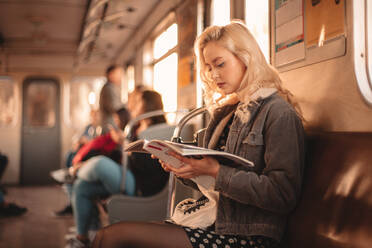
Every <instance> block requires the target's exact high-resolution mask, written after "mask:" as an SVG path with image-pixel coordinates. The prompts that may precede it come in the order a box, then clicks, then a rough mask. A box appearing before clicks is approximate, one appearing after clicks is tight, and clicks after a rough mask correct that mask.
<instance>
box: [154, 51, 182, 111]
mask: <svg viewBox="0 0 372 248" xmlns="http://www.w3.org/2000/svg"><path fill="white" fill-rule="evenodd" d="M177 64H178V56H177V54H176V53H172V54H171V55H169V56H168V57H166V58H165V59H163V60H161V61H160V62H159V63H156V64H155V66H154V90H156V91H157V92H159V93H160V94H161V95H162V99H163V104H164V111H175V110H177Z"/></svg>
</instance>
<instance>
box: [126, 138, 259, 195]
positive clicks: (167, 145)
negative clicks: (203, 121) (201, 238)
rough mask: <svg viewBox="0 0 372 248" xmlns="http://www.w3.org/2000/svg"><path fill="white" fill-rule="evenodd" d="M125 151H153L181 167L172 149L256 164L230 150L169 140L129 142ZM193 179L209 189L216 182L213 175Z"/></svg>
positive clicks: (244, 163)
mask: <svg viewBox="0 0 372 248" xmlns="http://www.w3.org/2000/svg"><path fill="white" fill-rule="evenodd" d="M124 151H126V152H142V153H151V154H153V155H155V156H156V157H157V158H159V159H160V160H162V161H164V162H165V163H168V164H171V165H172V166H174V167H176V168H179V167H180V166H181V165H182V162H181V161H180V160H178V159H177V158H175V157H174V156H171V155H169V152H170V151H173V152H175V153H177V154H179V155H181V156H186V157H193V158H201V156H213V157H214V158H215V159H217V160H218V161H219V162H220V163H221V164H229V163H230V164H231V162H233V163H236V164H240V165H247V166H250V167H253V166H254V164H253V162H251V161H249V160H247V159H245V158H242V157H239V156H237V155H234V154H231V153H228V152H223V151H216V150H212V149H207V148H202V147H197V146H192V145H185V144H180V143H175V142H171V141H167V140H151V141H149V140H137V141H135V142H132V143H130V144H128V145H127V146H126V147H125V149H124ZM192 180H193V181H194V182H196V183H197V184H200V185H202V186H203V187H205V188H207V189H208V188H210V187H212V186H213V185H214V182H215V179H214V178H213V177H211V176H199V177H196V178H193V179H192Z"/></svg>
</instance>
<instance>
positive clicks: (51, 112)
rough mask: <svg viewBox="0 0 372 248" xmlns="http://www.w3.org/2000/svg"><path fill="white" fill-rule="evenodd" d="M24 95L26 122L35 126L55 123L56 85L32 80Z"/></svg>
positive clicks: (49, 125)
mask: <svg viewBox="0 0 372 248" xmlns="http://www.w3.org/2000/svg"><path fill="white" fill-rule="evenodd" d="M26 95H27V96H26V99H27V104H26V117H27V118H26V120H27V124H28V125H29V126H36V127H53V126H54V125H55V123H56V113H55V108H56V107H55V99H56V98H57V90H56V86H55V85H54V84H47V83H45V82H42V83H40V82H33V83H31V84H30V85H29V86H28V87H27V92H26Z"/></svg>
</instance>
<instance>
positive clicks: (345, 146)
mask: <svg viewBox="0 0 372 248" xmlns="http://www.w3.org/2000/svg"><path fill="white" fill-rule="evenodd" d="M307 151H308V154H307V165H306V169H305V174H304V184H303V192H302V196H301V199H300V201H299V204H298V206H297V207H296V209H295V211H294V213H293V214H292V215H291V216H290V219H289V223H288V229H287V233H286V235H285V239H284V244H283V247H288V248H292V247H293V248H294V247H296V248H298V247H301V248H306V247H327V248H333V247H337V248H341V247H342V248H344V247H357V248H359V247H360V248H361V247H372V133H352V132H350V133H341V132H333V133H309V134H308V143H307Z"/></svg>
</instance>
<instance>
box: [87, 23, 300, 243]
mask: <svg viewBox="0 0 372 248" xmlns="http://www.w3.org/2000/svg"><path fill="white" fill-rule="evenodd" d="M195 52H196V56H197V62H198V63H197V66H198V68H197V69H198V70H199V72H200V76H201V79H202V81H203V83H204V87H205V92H204V93H205V95H204V99H205V103H206V104H207V107H208V108H209V110H210V112H211V115H212V119H211V121H210V123H209V125H208V127H207V130H206V133H205V139H204V141H205V142H204V144H205V146H206V147H208V148H212V149H217V150H224V151H226V152H230V153H233V154H236V155H238V156H241V157H244V158H246V159H249V160H251V161H253V162H254V164H255V166H254V167H249V166H237V165H236V164H234V163H219V162H218V161H217V160H215V159H214V158H212V157H208V156H205V157H204V158H202V159H193V158H186V157H179V156H177V157H178V158H179V159H180V160H181V161H182V162H183V166H181V167H180V168H178V169H177V168H175V167H172V164H165V163H164V162H161V164H162V167H163V168H164V169H165V170H166V171H173V172H174V173H175V175H176V176H177V178H179V179H181V181H183V182H184V183H185V184H188V185H190V186H192V187H194V188H196V189H197V188H198V187H197V185H195V184H194V183H193V182H192V181H191V180H189V179H190V178H194V177H197V176H200V175H208V176H212V177H213V178H215V185H214V187H213V188H212V190H214V191H216V192H217V193H218V195H219V198H218V200H217V210H216V215H215V221H214V224H212V225H210V226H208V227H207V228H195V227H194V228H190V227H187V226H183V225H182V223H177V224H158V223H139V222H121V223H117V224H114V225H111V226H109V227H106V228H104V229H103V230H101V231H100V232H99V233H98V234H97V236H96V239H95V242H94V244H93V247H110V248H116V247H121V248H125V247H127V248H128V247H137V248H142V247H143V248H145V247H152V248H160V247H161V248H192V247H194V248H196V247H197V248H200V247H204V248H211V247H224V248H225V247H266V248H267V247H278V246H279V243H280V241H281V238H282V236H283V233H284V231H285V228H286V222H287V218H288V215H289V213H290V212H291V211H292V210H293V209H294V207H295V206H296V203H297V201H298V199H299V196H300V191H301V182H302V175H303V167H304V130H303V126H302V122H301V118H300V117H299V116H298V114H297V112H296V111H295V109H294V108H293V107H292V106H291V104H290V103H291V102H292V101H291V100H290V94H289V92H288V91H287V90H285V89H283V87H282V86H281V79H280V77H279V75H278V73H277V72H276V71H275V69H274V68H272V67H271V66H270V65H269V64H267V62H266V60H265V57H264V56H263V54H262V52H261V51H260V48H259V46H258V44H257V42H256V41H255V39H254V38H253V36H252V34H251V33H250V32H249V30H248V29H247V27H246V26H245V25H244V24H242V23H240V22H232V23H230V24H228V25H226V26H212V27H209V28H207V29H206V30H205V31H204V32H203V33H202V34H201V35H200V36H199V38H198V39H197V41H196V44H195ZM217 93H218V94H219V95H220V96H221V97H220V98H218V99H217V98H216V95H217ZM174 156H176V155H174ZM194 210H195V211H196V212H197V211H198V209H197V208H195V209H194ZM198 219H200V220H202V219H203V216H200V217H199V218H198Z"/></svg>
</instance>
